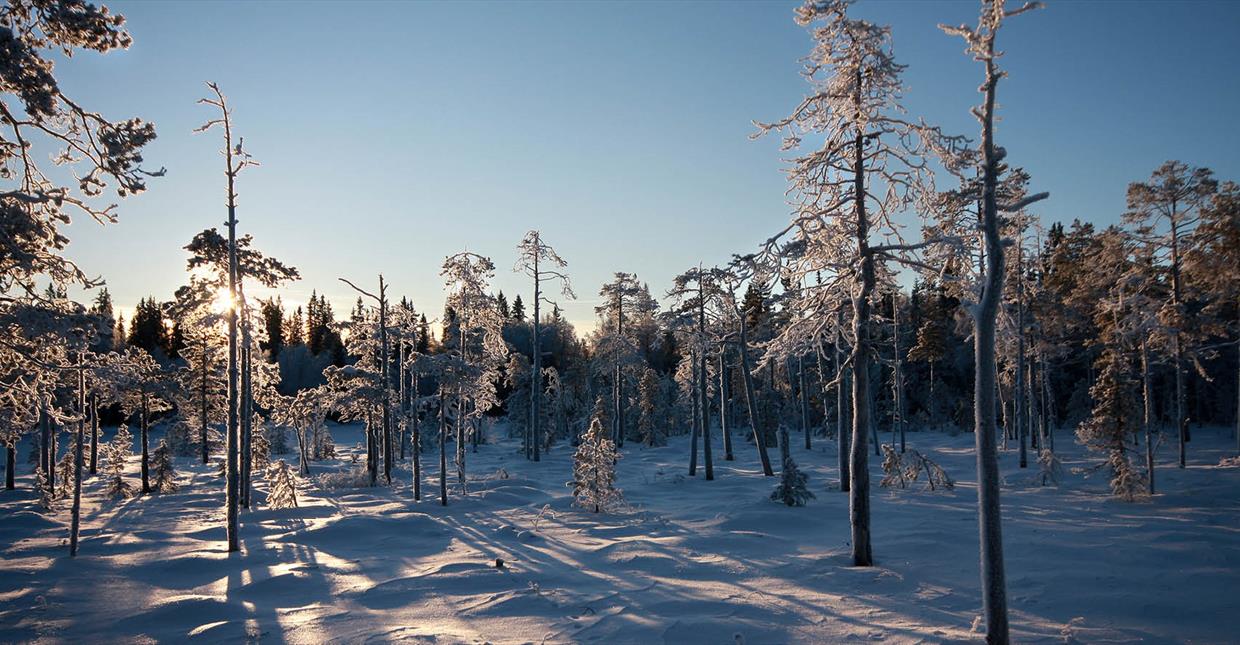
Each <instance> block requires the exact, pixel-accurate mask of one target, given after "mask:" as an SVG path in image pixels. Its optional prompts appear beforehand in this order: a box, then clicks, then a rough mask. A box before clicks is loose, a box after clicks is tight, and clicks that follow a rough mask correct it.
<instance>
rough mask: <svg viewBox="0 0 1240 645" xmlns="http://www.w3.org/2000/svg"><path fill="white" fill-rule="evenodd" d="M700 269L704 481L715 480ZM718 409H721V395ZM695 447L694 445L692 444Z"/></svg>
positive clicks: (699, 319) (699, 315) (704, 310)
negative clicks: (707, 390)
mask: <svg viewBox="0 0 1240 645" xmlns="http://www.w3.org/2000/svg"><path fill="white" fill-rule="evenodd" d="M701 272H702V267H701V266H700V265H699V266H698V335H699V336H701V347H699V348H698V397H699V398H701V399H702V459H703V460H705V461H704V464H703V465H705V466H706V481H712V480H714V479H715V460H714V457H713V456H712V455H711V451H710V397H709V396H708V395H707V393H706V380H707V379H708V378H710V375H709V374H708V373H707V370H706V296H705V295H704V294H703V293H702V273H701ZM719 403H720V405H719V407H720V409H722V408H723V398H722V394H721V396H720V399H719ZM694 445H695V446H696V445H697V444H696V443H695V444H694Z"/></svg>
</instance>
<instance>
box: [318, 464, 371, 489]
mask: <svg viewBox="0 0 1240 645" xmlns="http://www.w3.org/2000/svg"><path fill="white" fill-rule="evenodd" d="M314 481H315V483H317V484H318V486H319V488H322V489H324V490H338V489H342V488H369V487H370V473H369V472H367V470H366V467H365V466H359V467H357V468H350V469H348V470H337V471H335V472H328V473H321V474H319V475H317V476H315V478H314Z"/></svg>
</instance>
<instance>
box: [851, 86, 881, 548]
mask: <svg viewBox="0 0 1240 645" xmlns="http://www.w3.org/2000/svg"><path fill="white" fill-rule="evenodd" d="M862 82H863V79H862V73H861V70H860V69H858V70H857V78H856V92H857V98H856V100H857V102H858V104H859V103H860V101H861V96H860V94H861V91H862V90H861V88H862ZM858 111H860V110H858ZM864 159H865V134H864V133H863V132H862V131H861V129H860V128H858V130H857V136H856V139H855V141H854V142H853V185H854V188H853V194H854V195H855V196H856V197H855V199H853V205H854V210H855V215H856V222H855V225H856V241H857V257H859V258H860V259H861V272H860V274H859V275H858V276H857V280H858V282H859V283H860V284H859V285H858V286H859V290H858V291H857V292H856V293H855V294H854V295H853V301H852V305H853V337H854V338H856V339H857V344H856V345H855V346H854V347H853V352H852V361H853V408H852V409H853V433H852V435H853V436H852V441H853V443H852V449H851V451H850V457H851V462H850V464H849V473H848V474H849V477H850V479H851V480H852V481H851V482H850V486H849V492H848V509H849V524H850V525H851V528H852V557H853V565H854V566H858V567H868V566H871V565H873V564H874V554H873V552H872V550H871V547H870V463H869V456H868V455H869V453H868V450H867V448H868V447H869V446H867V445H866V442H867V441H868V439H869V437H868V433H869V432H870V431H871V430H872V428H871V425H872V424H871V419H870V359H871V357H870V295H871V294H872V293H874V255H873V254H872V253H871V252H870V244H869V238H870V222H869V219H868V217H867V215H866V209H865V205H866V201H865V194H866V190H865V161H864ZM877 445H878V442H877V441H875V447H877Z"/></svg>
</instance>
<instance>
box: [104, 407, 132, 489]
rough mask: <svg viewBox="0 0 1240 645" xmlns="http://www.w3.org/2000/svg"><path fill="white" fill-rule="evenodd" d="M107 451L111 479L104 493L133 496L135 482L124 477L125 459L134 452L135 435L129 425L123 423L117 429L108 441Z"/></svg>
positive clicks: (107, 467) (108, 471) (108, 470)
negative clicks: (130, 481) (130, 430)
mask: <svg viewBox="0 0 1240 645" xmlns="http://www.w3.org/2000/svg"><path fill="white" fill-rule="evenodd" d="M105 452H106V457H107V466H106V469H107V470H106V472H107V473H108V477H109V480H108V486H107V488H105V489H104V494H105V495H107V496H108V497H110V498H112V499H119V498H124V497H132V496H133V492H134V491H133V484H130V483H129V482H127V481H125V477H124V474H125V460H126V459H128V458H129V456H130V455H131V454H133V435H131V434H130V433H129V426H124V425H123V426H121V427H120V428H118V429H117V430H116V436H115V437H112V441H109V442H108V446H107V449H106V451H105Z"/></svg>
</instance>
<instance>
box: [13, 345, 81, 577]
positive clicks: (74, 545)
mask: <svg viewBox="0 0 1240 645" xmlns="http://www.w3.org/2000/svg"><path fill="white" fill-rule="evenodd" d="M77 377H78V382H77V386H78V397H77V399H78V400H77V404H78V405H77V408H78V422H77V433H76V435H77V436H76V438H75V441H74V444H75V445H74V447H73V511H72V518H71V519H70V522H69V557H76V556H77V552H78V535H79V534H80V532H81V529H82V461H83V456H84V455H83V452H82V448H83V446H82V443H83V441H82V439H83V436H84V435H85V434H86V372H85V369H84V368H83V366H82V356H81V354H78V369H77ZM12 468H13V467H12V465H11V464H10V466H9V472H12Z"/></svg>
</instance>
